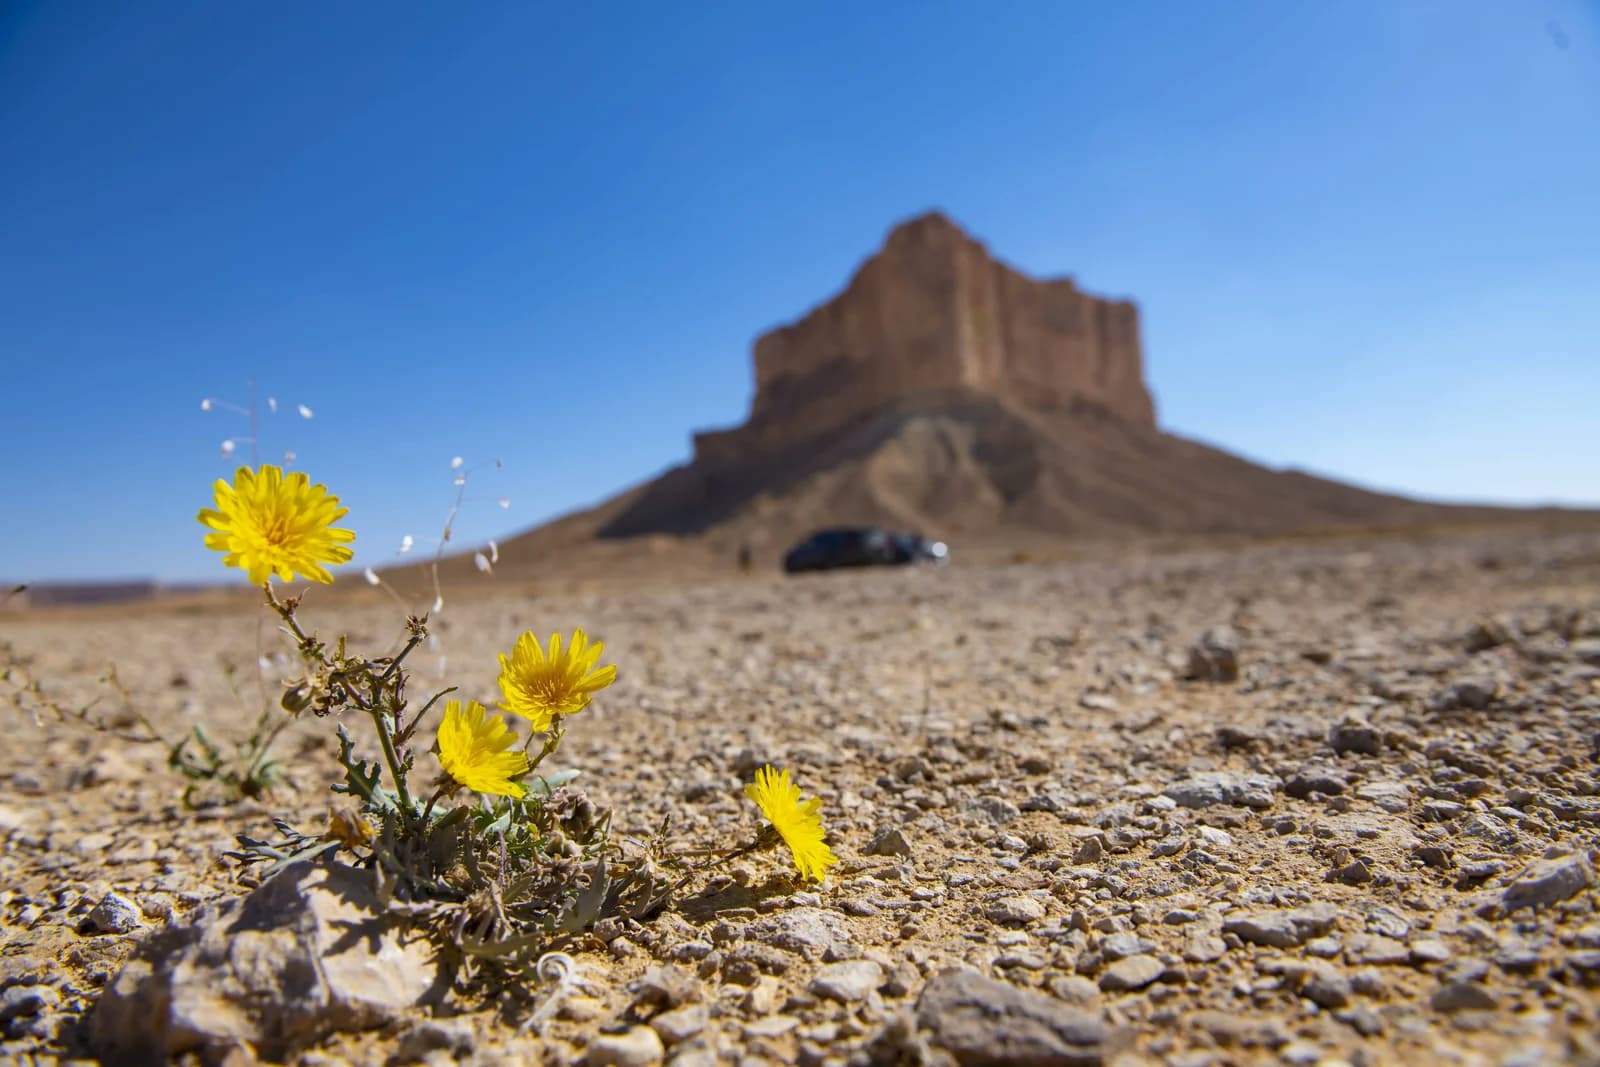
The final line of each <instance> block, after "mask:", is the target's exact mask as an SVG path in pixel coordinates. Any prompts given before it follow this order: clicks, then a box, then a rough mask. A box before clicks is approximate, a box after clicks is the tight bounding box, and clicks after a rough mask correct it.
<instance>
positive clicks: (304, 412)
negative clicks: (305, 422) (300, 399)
mask: <svg viewBox="0 0 1600 1067" xmlns="http://www.w3.org/2000/svg"><path fill="white" fill-rule="evenodd" d="M299 409H300V417H301V418H302V419H310V418H315V417H316V416H315V415H313V414H312V412H311V409H310V408H308V407H306V406H305V405H304V404H301V405H299Z"/></svg>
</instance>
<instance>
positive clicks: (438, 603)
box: [432, 593, 444, 615]
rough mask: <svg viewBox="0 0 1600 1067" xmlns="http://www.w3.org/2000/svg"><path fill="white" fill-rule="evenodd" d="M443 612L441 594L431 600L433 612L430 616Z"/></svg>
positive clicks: (442, 596)
mask: <svg viewBox="0 0 1600 1067" xmlns="http://www.w3.org/2000/svg"><path fill="white" fill-rule="evenodd" d="M443 610H444V594H443V593H441V594H439V595H438V596H436V597H434V598H433V612H432V614H434V615H437V614H439V612H441V611H443Z"/></svg>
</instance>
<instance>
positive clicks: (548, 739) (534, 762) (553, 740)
mask: <svg viewBox="0 0 1600 1067" xmlns="http://www.w3.org/2000/svg"><path fill="white" fill-rule="evenodd" d="M565 735H566V730H564V729H563V728H562V726H561V717H560V716H559V715H558V716H556V718H555V720H554V721H553V722H552V723H551V724H550V729H549V731H548V732H547V733H546V734H545V735H544V747H543V748H541V749H540V750H539V754H538V755H537V756H535V757H533V759H531V760H529V761H528V772H529V773H530V774H531V773H532V772H534V771H536V770H538V769H539V764H541V763H543V762H544V758H545V757H546V756H548V755H550V754H551V753H552V752H554V751H555V750H556V749H558V748H560V747H561V738H562V737H564V736H565ZM528 740H529V741H532V740H533V738H532V737H531V736H530V737H529V738H528Z"/></svg>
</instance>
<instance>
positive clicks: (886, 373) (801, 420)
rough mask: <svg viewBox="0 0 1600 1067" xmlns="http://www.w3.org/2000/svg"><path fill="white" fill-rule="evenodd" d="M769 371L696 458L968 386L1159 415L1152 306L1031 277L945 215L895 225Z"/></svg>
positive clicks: (790, 333)
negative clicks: (1147, 336) (1153, 394)
mask: <svg viewBox="0 0 1600 1067" xmlns="http://www.w3.org/2000/svg"><path fill="white" fill-rule="evenodd" d="M755 377H756V396H755V401H754V403H753V404H752V407H751V412H750V419H749V421H748V422H746V423H745V424H744V425H743V426H740V427H738V428H737V429H732V430H723V431H715V432H707V433H699V434H696V435H695V438H694V450H695V451H694V462H695V463H696V464H701V465H707V466H710V467H725V466H729V465H732V466H744V465H747V464H749V463H751V462H752V461H753V460H757V459H759V458H760V457H763V456H772V455H775V454H780V453H782V452H785V451H787V450H789V449H792V448H795V447H796V446H803V445H805V444H807V443H809V442H812V441H815V440H817V439H819V438H821V437H823V436H825V435H828V434H832V433H837V432H838V431H840V430H842V429H844V428H846V427H849V426H850V425H852V424H854V423H857V422H859V421H861V420H862V419H863V418H865V417H868V416H871V415H874V414H877V413H879V412H882V411H884V410H886V409H890V408H895V407H903V406H905V405H906V404H907V402H914V401H916V400H918V399H919V398H927V399H930V400H931V399H936V398H938V397H939V396H941V395H948V394H951V393H954V392H958V391H968V392H974V393H981V394H985V395H988V396H992V397H995V398H997V399H1000V400H1004V401H1008V402H1011V403H1013V404H1015V405H1018V406H1020V407H1022V408H1026V409H1032V410H1039V411H1049V410H1052V409H1063V408H1067V407H1070V406H1074V405H1079V406H1083V405H1087V406H1092V407H1095V408H1098V409H1100V410H1101V411H1103V412H1105V413H1106V414H1108V415H1111V416H1113V417H1114V418H1116V419H1118V420H1121V421H1122V422H1124V423H1126V424H1127V425H1129V426H1132V427H1140V428H1144V429H1151V430H1153V429H1154V428H1155V425H1156V421H1155V405H1154V404H1153V403H1152V402H1151V399H1150V391H1149V389H1148V388H1146V386H1145V381H1144V359H1143V353H1142V352H1141V350H1140V344H1139V310H1138V308H1136V307H1135V306H1134V305H1133V304H1132V303H1131V302H1128V301H1123V300H1106V299H1102V298H1100V297H1096V296H1092V295H1090V294H1087V293H1084V292H1082V291H1081V290H1079V289H1078V287H1077V286H1076V285H1074V284H1073V282H1072V281H1071V280H1070V279H1067V278H1054V279H1047V280H1036V279H1033V278H1029V277H1027V276H1026V275H1024V274H1021V273H1019V272H1017V271H1015V270H1013V269H1011V268H1010V267H1008V266H1006V265H1005V264H1003V263H1000V262H998V261H996V260H995V259H993V258H992V257H991V256H990V255H989V252H988V250H987V249H986V248H984V246H983V245H981V244H979V243H978V242H977V241H975V240H973V239H972V238H971V237H969V236H968V235H967V234H966V233H964V232H963V231H962V230H961V228H960V227H959V226H957V225H956V224H955V223H954V222H952V221H950V219H948V218H946V217H945V216H944V215H942V214H939V213H937V212H935V213H930V214H926V215H922V216H919V217H917V218H914V219H912V220H910V221H908V222H905V223H902V224H901V225H899V226H897V227H895V228H894V230H893V231H892V232H891V233H890V234H889V237H888V239H887V240H886V241H885V242H884V245H883V248H882V249H881V250H880V251H879V252H878V253H877V254H876V255H874V256H873V257H872V258H870V259H868V260H867V261H866V263H865V264H863V265H862V266H861V268H860V269H859V270H857V271H856V274H855V277H854V278H852V279H851V280H850V283H849V285H848V286H847V287H846V288H845V290H844V291H843V292H842V293H840V294H839V295H838V296H836V297H834V298H833V299H832V300H829V301H828V302H827V303H825V304H823V305H822V306H820V307H818V308H816V309H815V310H813V311H812V312H811V313H810V314H808V315H806V316H805V317H804V318H802V319H801V320H799V321H798V322H795V323H792V324H790V325H788V326H783V327H780V328H779V329H776V330H773V331H772V332H771V333H768V334H766V335H765V336H763V337H761V338H760V339H758V340H757V341H756V343H755Z"/></svg>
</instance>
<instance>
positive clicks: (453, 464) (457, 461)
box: [450, 456, 466, 471]
mask: <svg viewBox="0 0 1600 1067" xmlns="http://www.w3.org/2000/svg"><path fill="white" fill-rule="evenodd" d="M465 462H466V460H464V459H462V458H461V457H460V456H453V457H451V459H450V469H451V470H453V471H458V470H460V469H461V465H462V464H463V463H465Z"/></svg>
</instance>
